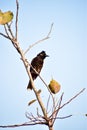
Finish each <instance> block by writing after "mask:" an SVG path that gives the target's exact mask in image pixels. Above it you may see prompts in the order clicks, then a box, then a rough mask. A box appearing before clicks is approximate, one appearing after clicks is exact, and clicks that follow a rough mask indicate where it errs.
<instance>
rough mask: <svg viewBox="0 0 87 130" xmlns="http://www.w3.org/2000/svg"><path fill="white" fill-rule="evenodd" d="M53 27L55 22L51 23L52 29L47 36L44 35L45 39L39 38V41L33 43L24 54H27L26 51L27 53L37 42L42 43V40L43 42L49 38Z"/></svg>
mask: <svg viewBox="0 0 87 130" xmlns="http://www.w3.org/2000/svg"><path fill="white" fill-rule="evenodd" d="M52 28H53V23H52V24H51V28H50V31H49V32H48V34H47V36H46V37H44V38H43V39H41V40H39V41H37V42H35V43H33V44H31V45H30V46H29V47H28V49H27V50H26V51H25V52H24V54H26V53H27V52H28V51H29V50H30V49H31V48H32V47H33V46H35V45H36V44H38V43H41V42H43V41H45V40H47V39H49V38H50V37H49V36H50V34H51V31H52Z"/></svg>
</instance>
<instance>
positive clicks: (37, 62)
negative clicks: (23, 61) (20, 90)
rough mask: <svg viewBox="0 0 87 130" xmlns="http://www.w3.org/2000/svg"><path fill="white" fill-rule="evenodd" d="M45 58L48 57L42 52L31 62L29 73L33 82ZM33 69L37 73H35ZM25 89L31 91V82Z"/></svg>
mask: <svg viewBox="0 0 87 130" xmlns="http://www.w3.org/2000/svg"><path fill="white" fill-rule="evenodd" d="M46 57H48V55H47V54H46V53H45V51H42V52H40V53H39V54H38V55H37V56H36V57H35V58H33V60H32V61H31V67H30V72H31V76H32V79H33V80H35V79H36V78H37V76H38V74H40V72H41V69H42V67H43V63H44V59H45V58H46ZM34 69H35V70H36V71H37V72H35V70H34ZM27 89H32V84H31V81H29V83H28V86H27Z"/></svg>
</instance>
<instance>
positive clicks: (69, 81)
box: [0, 0, 87, 130]
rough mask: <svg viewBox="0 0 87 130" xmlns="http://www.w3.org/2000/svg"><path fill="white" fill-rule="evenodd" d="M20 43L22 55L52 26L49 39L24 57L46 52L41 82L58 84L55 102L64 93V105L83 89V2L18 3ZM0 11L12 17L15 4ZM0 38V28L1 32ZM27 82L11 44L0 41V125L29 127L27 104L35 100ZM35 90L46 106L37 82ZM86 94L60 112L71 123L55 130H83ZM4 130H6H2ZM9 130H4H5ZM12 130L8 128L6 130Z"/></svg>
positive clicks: (0, 2) (86, 23) (86, 20)
mask: <svg viewBox="0 0 87 130" xmlns="http://www.w3.org/2000/svg"><path fill="white" fill-rule="evenodd" d="M19 4H20V10H19V34H18V35H19V37H18V39H19V42H20V46H21V47H22V49H23V50H26V49H27V48H28V47H29V45H31V44H32V43H34V42H36V41H38V40H40V39H42V38H44V37H45V36H46V35H47V33H48V32H49V30H50V26H51V24H52V23H54V26H53V29H52V32H51V35H50V39H48V40H46V41H44V42H42V43H40V44H38V45H36V46H35V47H33V48H32V49H31V50H30V51H29V52H28V53H27V54H26V57H27V58H28V60H29V61H31V59H32V58H33V57H35V56H36V55H37V54H38V53H39V52H41V51H42V50H45V51H46V53H47V54H48V55H49V56H50V57H49V58H46V60H45V63H44V67H43V69H42V71H41V76H42V77H43V79H44V80H45V82H46V83H47V84H49V81H50V80H51V78H52V77H53V78H54V79H55V80H57V81H58V82H59V83H60V84H61V91H60V92H59V93H58V94H56V95H55V98H56V99H59V97H60V95H61V93H62V92H64V98H63V102H66V101H68V100H69V99H70V98H71V97H72V96H74V95H75V94H76V93H78V92H79V91H80V90H81V89H82V88H86V89H87V1H86V0H44V1H40V0H19ZM0 9H1V10H2V11H4V12H5V11H8V10H11V11H12V12H13V13H14V19H13V28H12V29H13V31H14V33H15V30H14V20H15V12H16V4H15V0H11V1H10V2H9V0H0ZM0 32H4V31H3V26H0ZM28 80H29V79H28V76H27V73H26V71H25V68H24V66H23V64H22V61H21V60H20V56H19V54H18V53H17V52H16V50H15V49H14V47H13V46H12V44H11V42H10V41H8V40H7V39H5V38H3V37H2V36H0V125H7V124H17V123H23V122H26V121H28V119H27V118H26V117H25V113H26V112H32V113H33V114H35V113H36V108H37V107H39V106H38V104H37V103H35V104H32V105H31V106H30V107H29V106H28V105H27V104H28V102H29V101H30V100H32V99H34V98H35V96H34V93H33V92H30V91H27V89H26V87H27V84H28ZM35 85H36V87H37V88H41V89H42V94H41V96H42V100H43V101H44V104H45V105H46V102H47V99H48V95H49V94H48V92H47V90H46V88H45V86H44V84H43V83H42V81H41V80H40V79H39V78H37V80H36V81H35ZM85 113H87V90H85V92H84V93H82V94H81V95H80V96H79V97H77V98H76V99H75V100H74V101H72V102H71V103H70V104H68V105H67V106H66V107H64V108H63V109H62V110H61V111H60V113H59V115H60V116H66V115H70V114H73V116H72V117H71V118H68V119H64V120H56V122H55V125H54V130H57V129H59V130H77V129H78V130H86V129H87V117H85V116H84V114H85ZM29 128H30V129H31V128H32V129H33V130H37V129H38V128H41V129H42V130H47V127H46V126H41V125H37V126H29V127H19V128H15V130H28V129H29ZM0 130H2V128H0ZM4 130H5V129H4ZM8 130H9V128H8ZM10 130H13V128H10Z"/></svg>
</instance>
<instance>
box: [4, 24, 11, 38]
mask: <svg viewBox="0 0 87 130" xmlns="http://www.w3.org/2000/svg"><path fill="white" fill-rule="evenodd" d="M4 29H5V33H6V34H7V36H8V38H9V39H10V35H9V33H8V30H7V28H6V25H4Z"/></svg>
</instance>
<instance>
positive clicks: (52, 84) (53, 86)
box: [48, 79, 61, 94]
mask: <svg viewBox="0 0 87 130" xmlns="http://www.w3.org/2000/svg"><path fill="white" fill-rule="evenodd" d="M48 86H49V89H50V90H51V92H52V93H54V94H56V93H58V92H59V91H60V87H61V86H60V84H59V83H58V82H57V81H56V80H54V79H52V80H51V81H50V83H49V85H48Z"/></svg>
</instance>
